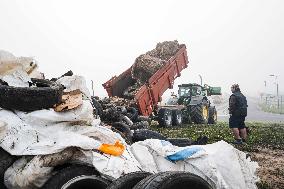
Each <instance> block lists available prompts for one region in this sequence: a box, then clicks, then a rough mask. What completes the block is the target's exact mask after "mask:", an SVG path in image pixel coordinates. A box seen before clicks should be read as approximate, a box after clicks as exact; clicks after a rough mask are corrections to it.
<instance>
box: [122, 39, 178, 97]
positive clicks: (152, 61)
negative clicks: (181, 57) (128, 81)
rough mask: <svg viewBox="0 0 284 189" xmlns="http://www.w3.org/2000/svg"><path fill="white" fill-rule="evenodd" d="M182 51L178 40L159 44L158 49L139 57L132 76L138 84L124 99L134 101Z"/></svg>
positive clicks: (125, 94) (126, 92)
mask: <svg viewBox="0 0 284 189" xmlns="http://www.w3.org/2000/svg"><path fill="white" fill-rule="evenodd" d="M179 49H180V45H179V43H178V41H177V40H174V41H164V42H161V43H158V44H157V45H156V48H155V49H153V50H151V51H148V52H147V53H145V54H142V55H140V56H138V57H137V58H136V60H135V62H134V64H133V65H132V70H131V75H132V78H133V79H135V80H136V83H135V84H134V85H132V86H130V87H128V88H127V89H126V90H125V91H124V93H123V94H124V97H125V98H128V99H133V98H134V96H135V95H136V93H137V92H138V90H139V88H140V87H141V86H142V85H144V84H145V83H146V82H147V81H148V80H149V79H150V78H151V77H152V76H153V75H154V74H155V73H156V72H157V71H158V70H159V69H160V68H161V67H163V66H164V65H165V63H166V62H167V61H168V60H169V59H170V58H171V57H172V56H174V55H175V54H176V53H177V51H178V50H179Z"/></svg>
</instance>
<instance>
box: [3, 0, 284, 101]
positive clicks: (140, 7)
mask: <svg viewBox="0 0 284 189" xmlns="http://www.w3.org/2000/svg"><path fill="white" fill-rule="evenodd" d="M283 10H284V1H282V0H266V1H264V0H249V1H248V0H238V1H236V0H200V1H190V0H184V1H182V0H172V1H169V0H155V1H154V0H143V1H135V0H125V1H124V0H120V1H117V0H113V1H107V0H104V1H94V0H92V1H91V0H90V1H87V0H81V1H71V0H60V1H59V0H49V1H39V0H25V1H22V0H17V1H16V0H15V1H13V0H0V49H3V50H7V51H10V52H12V53H13V54H15V55H16V56H33V57H35V58H36V59H37V60H38V62H39V68H40V69H39V70H40V71H42V72H44V73H45V75H46V76H47V78H51V77H57V76H60V75H62V74H63V73H65V72H66V71H68V70H72V71H73V72H74V73H75V74H78V75H83V76H85V77H86V79H87V81H88V83H87V84H88V86H89V87H90V80H93V81H94V83H95V85H94V88H95V94H96V95H98V96H104V95H106V92H105V90H104V89H103V87H102V86H101V84H102V83H104V82H105V81H107V80H108V79H110V78H111V77H112V76H114V75H117V74H119V73H121V72H122V71H124V70H126V69H127V68H128V67H130V66H131V65H132V64H133V62H134V60H135V58H136V57H137V56H139V55H140V54H142V53H145V52H146V51H148V50H151V49H153V48H154V47H155V44H156V43H157V42H161V41H164V40H175V39H177V40H178V41H179V42H180V43H184V44H186V45H187V48H188V56H189V67H188V68H187V69H186V70H184V71H183V72H182V74H181V77H180V78H178V79H177V80H176V82H175V84H176V85H177V84H180V83H189V82H199V77H198V74H200V75H202V77H203V80H204V82H205V83H208V84H209V85H214V86H221V87H222V89H223V91H225V92H226V91H229V89H230V86H231V84H234V83H239V84H240V87H241V89H242V91H243V92H244V93H246V94H249V95H257V94H258V93H260V92H263V91H266V92H270V93H275V91H276V85H275V84H274V82H275V77H270V76H269V75H270V74H275V75H278V78H277V80H276V82H278V83H279V88H280V90H281V91H284V72H283V70H284V63H283V62H284V53H283V50H284V36H283V35H284V22H283V18H284V11H283ZM264 81H267V87H266V89H265V87H264Z"/></svg>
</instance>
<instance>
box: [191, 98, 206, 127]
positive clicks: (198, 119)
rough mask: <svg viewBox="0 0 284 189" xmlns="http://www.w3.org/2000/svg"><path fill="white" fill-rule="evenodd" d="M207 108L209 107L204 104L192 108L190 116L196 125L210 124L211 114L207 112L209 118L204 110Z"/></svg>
mask: <svg viewBox="0 0 284 189" xmlns="http://www.w3.org/2000/svg"><path fill="white" fill-rule="evenodd" d="M206 107H207V106H206V105H204V104H202V103H200V104H197V105H191V106H190V116H191V119H192V121H193V122H194V123H196V124H207V123H208V117H209V116H208V114H209V112H208V111H207V116H204V114H203V109H204V108H206Z"/></svg>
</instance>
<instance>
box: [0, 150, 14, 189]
mask: <svg viewBox="0 0 284 189" xmlns="http://www.w3.org/2000/svg"><path fill="white" fill-rule="evenodd" d="M15 160H16V157H15V156H12V155H10V154H9V153H8V152H6V151H5V150H3V149H2V148H1V147H0V188H1V189H6V186H5V184H4V173H5V171H6V170H7V169H8V168H9V167H10V166H11V165H12V164H13V163H14V161H15Z"/></svg>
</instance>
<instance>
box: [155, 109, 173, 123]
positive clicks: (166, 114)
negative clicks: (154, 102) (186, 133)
mask: <svg viewBox="0 0 284 189" xmlns="http://www.w3.org/2000/svg"><path fill="white" fill-rule="evenodd" d="M158 122H159V126H160V127H170V126H172V110H170V109H167V108H161V109H160V110H159V112H158Z"/></svg>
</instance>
